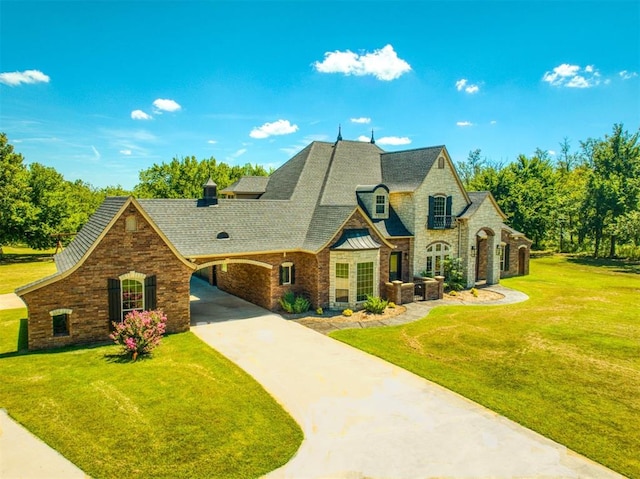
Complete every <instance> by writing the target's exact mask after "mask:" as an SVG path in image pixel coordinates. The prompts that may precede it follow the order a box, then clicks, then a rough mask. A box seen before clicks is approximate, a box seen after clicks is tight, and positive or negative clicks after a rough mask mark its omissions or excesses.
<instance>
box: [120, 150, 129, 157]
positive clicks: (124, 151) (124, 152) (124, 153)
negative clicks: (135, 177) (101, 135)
mask: <svg viewBox="0 0 640 479" xmlns="http://www.w3.org/2000/svg"><path fill="white" fill-rule="evenodd" d="M120 153H122V154H123V155H125V156H129V155H131V150H120Z"/></svg>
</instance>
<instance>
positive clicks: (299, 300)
mask: <svg viewBox="0 0 640 479" xmlns="http://www.w3.org/2000/svg"><path fill="white" fill-rule="evenodd" d="M280 306H282V309H284V310H285V311H286V312H287V313H295V314H298V313H306V312H307V311H309V308H310V307H311V303H310V302H309V300H307V299H306V298H305V297H303V296H296V295H295V294H294V293H293V291H287V292H286V293H285V294H284V296H282V298H280Z"/></svg>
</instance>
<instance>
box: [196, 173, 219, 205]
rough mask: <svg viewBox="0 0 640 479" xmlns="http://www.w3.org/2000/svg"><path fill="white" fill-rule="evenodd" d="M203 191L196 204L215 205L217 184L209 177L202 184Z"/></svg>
mask: <svg viewBox="0 0 640 479" xmlns="http://www.w3.org/2000/svg"><path fill="white" fill-rule="evenodd" d="M203 188H204V192H203V196H202V200H201V201H199V202H198V205H202V206H215V205H217V204H218V185H216V184H215V183H214V181H213V180H212V179H211V177H209V181H207V182H206V183H205V184H204V187H203Z"/></svg>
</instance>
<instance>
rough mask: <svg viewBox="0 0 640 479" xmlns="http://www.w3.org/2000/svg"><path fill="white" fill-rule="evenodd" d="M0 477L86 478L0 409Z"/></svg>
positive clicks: (33, 478)
mask: <svg viewBox="0 0 640 479" xmlns="http://www.w3.org/2000/svg"><path fill="white" fill-rule="evenodd" d="M0 477H1V478H3V479H58V478H59V479H74V478H86V477H89V476H87V475H86V474H85V473H84V472H82V471H81V470H80V469H78V468H77V467H76V466H74V465H73V464H72V463H71V462H69V461H68V460H67V459H65V458H64V457H63V456H62V455H61V454H60V453H58V452H57V451H55V450H54V449H51V448H50V447H49V446H47V445H46V444H45V443H44V442H42V441H41V440H40V439H38V438H37V437H36V436H34V435H33V434H31V433H30V432H29V431H27V430H26V429H25V428H24V427H22V426H21V425H20V424H18V423H17V422H15V421H14V420H13V419H11V418H10V417H9V416H8V415H7V412H6V411H5V410H4V409H0Z"/></svg>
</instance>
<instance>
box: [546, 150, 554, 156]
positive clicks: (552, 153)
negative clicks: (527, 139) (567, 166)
mask: <svg viewBox="0 0 640 479" xmlns="http://www.w3.org/2000/svg"><path fill="white" fill-rule="evenodd" d="M547 153H549V154H550V155H551V156H556V152H555V150H549V151H547Z"/></svg>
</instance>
